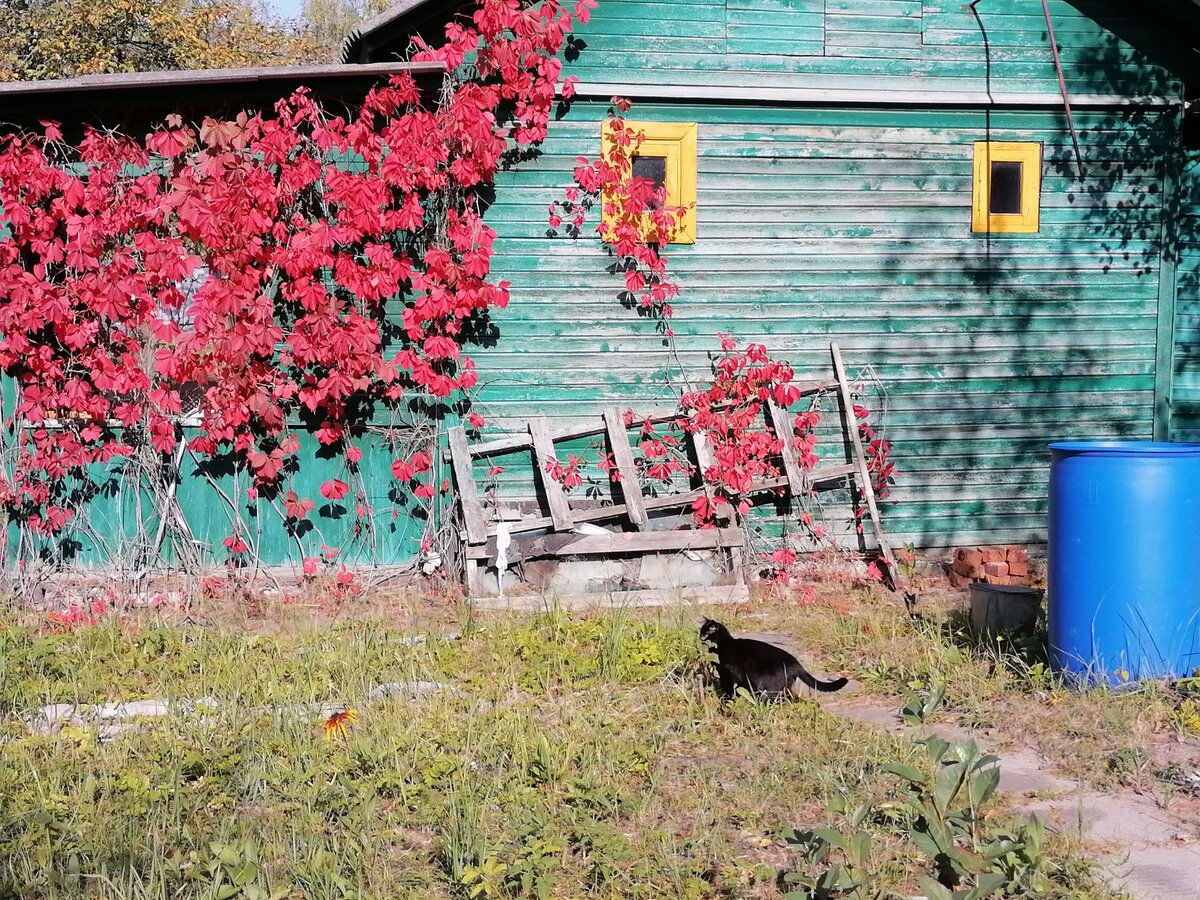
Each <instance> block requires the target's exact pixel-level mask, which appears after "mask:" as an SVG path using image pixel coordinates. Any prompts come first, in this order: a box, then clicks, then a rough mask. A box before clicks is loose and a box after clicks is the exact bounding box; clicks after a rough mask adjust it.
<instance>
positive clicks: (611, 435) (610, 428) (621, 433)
mask: <svg viewBox="0 0 1200 900" xmlns="http://www.w3.org/2000/svg"><path fill="white" fill-rule="evenodd" d="M604 427H605V430H606V431H607V432H608V442H609V444H611V445H612V451H613V461H614V462H615V463H616V464H617V471H618V472H620V473H621V496H623V497H624V498H625V509H626V511H627V512H628V513H629V521H631V522H633V524H634V526H635V527H636V528H637V530H638V531H645V530H646V523H647V522H648V521H649V519H648V518H647V516H646V503H645V501H644V500H643V499H642V483H641V482H640V481H638V473H637V467H636V466H635V465H634V464H633V450H631V449H630V447H629V431H628V430H627V429H626V427H625V417H624V416H622V415H621V411H620V410H619V409H617V408H616V407H615V406H610V407H609V408H608V409H606V410H604Z"/></svg>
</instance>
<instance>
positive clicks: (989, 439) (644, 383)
mask: <svg viewBox="0 0 1200 900" xmlns="http://www.w3.org/2000/svg"><path fill="white" fill-rule="evenodd" d="M603 112H604V108H603V107H602V106H601V105H598V104H594V105H587V104H583V103H577V104H575V105H574V106H573V107H572V110H571V113H570V115H569V116H568V117H567V118H566V119H564V120H563V121H560V122H558V123H557V125H556V127H555V128H554V129H553V130H552V131H551V135H550V137H549V139H548V140H547V142H546V144H545V146H544V148H543V149H544V151H545V152H544V153H543V155H542V156H541V157H540V158H539V159H538V160H536V161H535V162H533V163H530V164H526V165H523V166H522V167H521V169H520V170H519V171H515V172H512V173H509V174H508V175H506V176H505V177H504V178H503V179H502V181H501V183H500V184H499V185H498V189H497V197H498V201H497V203H496V204H495V205H494V206H493V207H492V208H491V210H490V211H489V213H488V218H489V221H490V222H491V224H492V225H493V226H494V227H495V228H496V229H497V231H498V232H499V235H500V239H499V240H498V242H497V245H496V250H497V258H496V261H495V265H494V271H495V272H496V274H497V275H499V276H501V277H504V278H507V279H508V280H510V281H511V282H512V302H511V304H510V306H509V308H508V310H506V311H505V312H503V313H500V314H498V315H497V317H496V322H497V324H498V326H499V329H500V335H499V340H498V343H497V345H496V346H495V347H494V348H491V349H488V350H485V351H482V352H480V353H479V354H478V356H477V360H478V363H479V368H480V374H481V379H480V380H481V385H482V390H481V392H480V398H479V399H480V409H481V411H482V412H483V414H484V415H485V416H487V417H488V418H489V420H490V421H491V422H492V424H493V426H495V427H497V428H498V429H499V430H504V428H505V427H506V426H510V427H511V426H512V425H513V423H514V422H515V421H518V420H521V419H523V418H524V417H526V416H528V415H530V414H532V413H544V414H546V415H550V416H553V417H556V418H557V419H558V421H560V422H562V423H564V424H574V423H577V422H580V421H582V419H583V417H588V416H595V415H597V414H598V413H599V410H600V409H601V408H602V407H603V406H605V405H607V404H610V403H617V404H620V405H621V406H622V407H625V406H636V407H637V408H639V409H650V408H654V407H655V406H656V405H660V406H662V407H667V406H669V405H670V404H671V402H672V399H671V398H673V397H674V396H675V394H676V393H677V392H678V390H679V388H680V384H681V383H682V379H680V377H679V375H678V372H673V370H674V369H675V361H674V359H673V357H672V356H670V355H669V354H668V352H667V351H666V349H665V348H664V347H663V345H662V337H661V336H660V335H658V334H657V333H656V332H655V329H654V326H653V323H651V322H649V321H647V320H645V319H642V318H639V317H638V316H637V315H636V314H635V313H633V312H630V311H627V310H625V309H623V308H622V307H621V305H620V304H619V303H618V301H617V292H618V290H619V289H620V284H619V281H618V276H614V275H610V274H608V273H607V272H606V266H607V264H608V259H607V257H606V256H605V254H604V252H603V250H602V248H601V246H600V245H599V243H598V242H597V240H596V239H594V238H592V237H587V238H583V239H580V240H577V241H572V240H571V239H569V238H566V237H560V238H557V239H548V238H547V237H546V236H545V231H546V209H547V206H548V205H549V203H550V202H551V201H552V200H554V199H556V198H559V197H561V195H562V190H563V188H565V187H566V186H567V185H568V184H569V183H570V182H571V176H570V172H571V168H572V166H573V165H574V161H575V159H576V157H578V156H580V155H585V154H595V152H596V151H597V149H598V147H599V122H600V120H601V118H602V117H603ZM632 115H636V116H637V117H639V118H646V119H656V120H663V121H678V122H684V121H686V122H698V123H699V151H698V153H699V159H698V169H699V180H698V210H697V228H698V238H697V242H696V244H695V245H694V246H690V247H672V248H671V251H670V254H669V259H670V264H671V267H672V269H673V270H674V271H676V272H678V273H679V275H680V277H681V279H682V284H683V289H684V295H683V297H682V298H681V299H680V300H679V302H678V303H677V304H676V316H675V319H674V321H673V327H674V330H675V332H676V344H677V347H678V351H679V352H678V358H679V360H681V361H682V363H683V364H684V366H685V368H686V370H687V372H688V373H689V374H690V375H691V376H692V377H694V378H699V377H701V376H702V375H703V373H705V372H707V367H708V364H707V360H708V356H707V354H708V352H709V351H711V350H714V349H716V347H717V340H716V337H715V335H716V333H717V332H718V331H733V332H734V333H735V334H736V335H737V336H738V337H739V338H740V339H742V340H743V341H748V340H755V341H761V342H762V343H765V344H766V345H767V347H768V348H769V349H770V350H771V351H772V352H773V353H776V354H780V355H783V356H784V357H786V358H787V359H789V360H790V361H791V362H792V363H793V364H794V365H795V366H796V367H797V369H798V370H800V371H801V372H806V371H807V372H812V373H814V374H822V373H827V372H828V370H829V363H828V349H827V348H828V342H829V341H830V340H831V339H836V340H838V341H839V342H840V343H841V345H842V347H843V350H844V352H845V354H846V357H847V359H848V361H849V363H850V365H851V367H852V368H853V367H855V366H862V365H868V364H869V365H870V366H872V367H873V369H874V372H875V374H876V375H877V376H878V377H879V378H880V379H881V380H882V381H883V382H884V383H885V384H886V386H887V389H888V392H889V394H888V397H887V400H886V407H887V416H886V422H885V424H886V426H887V431H888V436H889V437H890V438H891V439H892V441H893V442H894V445H895V450H894V454H895V457H896V462H897V466H898V468H899V469H900V471H901V472H902V473H903V476H902V478H901V481H900V485H899V486H898V488H897V489H896V491H895V495H894V496H895V498H896V500H897V501H898V502H897V504H896V505H894V506H892V507H889V509H888V511H887V513H886V515H887V518H888V528H889V530H890V531H892V532H893V533H895V534H896V535H897V536H899V537H900V538H901V539H902V540H911V541H913V542H914V543H916V544H918V545H925V546H936V545H944V544H952V543H962V542H966V541H973V540H981V541H983V540H994V541H1012V540H1029V541H1036V540H1041V539H1042V538H1043V537H1044V533H1045V511H1046V501H1045V486H1046V475H1047V453H1046V443H1047V442H1048V441H1050V440H1054V439H1061V438H1072V437H1077V438H1082V437H1118V436H1120V437H1137V438H1148V437H1150V431H1151V419H1152V407H1153V389H1154V374H1155V348H1156V340H1155V338H1156V334H1155V322H1156V319H1155V314H1156V309H1157V296H1158V256H1159V246H1158V234H1159V228H1160V224H1161V223H1160V218H1159V210H1160V206H1161V203H1160V198H1161V192H1162V171H1161V165H1160V160H1159V154H1160V152H1161V147H1160V146H1158V144H1156V137H1155V135H1156V133H1157V131H1158V129H1159V126H1160V124H1161V123H1160V121H1159V120H1158V118H1157V117H1156V116H1154V115H1150V114H1143V115H1140V116H1138V117H1136V119H1135V118H1130V117H1129V116H1127V115H1125V114H1121V115H1109V114H1101V113H1087V112H1081V113H1080V114H1079V116H1078V125H1079V127H1080V129H1081V131H1082V137H1083V147H1082V149H1083V153H1084V156H1085V159H1086V160H1087V161H1088V163H1089V176H1088V178H1086V179H1084V180H1080V179H1079V178H1078V177H1077V176H1076V174H1075V168H1074V163H1073V161H1072V158H1071V155H1070V143H1069V140H1068V139H1067V138H1066V135H1065V133H1064V128H1063V121H1062V116H1061V114H1059V113H1057V112H1004V113H1001V112H992V113H990V114H989V113H987V112H984V111H953V112H950V111H947V112H929V111H912V112H903V111H900V112H897V111H882V110H853V109H826V110H817V109H771V108H766V107H730V106H715V105H703V106H701V105H697V106H685V105H652V104H641V105H638V106H636V107H635V109H634V112H633V113H632ZM988 138H990V139H992V140H1023V141H1041V142H1043V143H1044V145H1045V159H1046V162H1045V166H1044V180H1043V193H1042V202H1041V215H1042V227H1041V231H1040V232H1039V233H1038V234H1034V235H1006V236H995V237H992V238H991V239H988V238H987V237H985V236H982V235H973V234H971V232H970V209H971V165H972V142H973V141H975V140H982V139H988ZM525 474H526V473H522V472H517V471H516V470H515V469H514V470H512V471H510V472H506V474H505V476H503V477H502V480H503V479H506V478H509V477H510V476H511V477H512V486H515V484H516V482H517V481H518V479H519V478H521V477H524V476H525ZM502 486H503V485H502Z"/></svg>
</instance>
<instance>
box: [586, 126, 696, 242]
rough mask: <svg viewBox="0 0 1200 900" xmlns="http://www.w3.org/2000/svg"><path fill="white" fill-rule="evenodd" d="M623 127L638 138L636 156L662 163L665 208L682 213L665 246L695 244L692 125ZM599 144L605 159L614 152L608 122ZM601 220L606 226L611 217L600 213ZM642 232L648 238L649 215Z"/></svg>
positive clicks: (694, 181) (694, 179) (650, 230)
mask: <svg viewBox="0 0 1200 900" xmlns="http://www.w3.org/2000/svg"><path fill="white" fill-rule="evenodd" d="M625 127H626V128H627V129H630V130H632V131H633V133H634V134H640V135H641V136H642V142H641V144H639V145H638V147H637V150H636V155H637V156H642V157H646V156H654V157H660V158H662V159H665V160H666V178H665V179H664V182H663V186H664V187H665V188H666V191H667V203H666V205H667V206H674V207H678V208H680V209H683V210H686V212H685V214H684V216H683V219H682V220H681V221H680V222H679V224H678V225H677V226H676V228H675V230H674V232H673V233H672V234H671V236H670V240H669V241H668V243H671V244H694V243H696V131H697V129H696V123H695V122H687V123H680V122H630V121H626V122H625ZM600 141H601V149H602V151H603V153H604V155H605V156H608V155H609V154H610V153H612V152H613V151H614V150H616V149H617V143H616V140H615V137H614V133H613V130H612V126H611V125H610V124H609V123H608V122H605V123H604V124H603V125H602V126H601V129H600ZM625 149H626V150H628V149H630V148H625ZM601 221H602V223H603V224H604V225H605V226H607V225H609V224H610V223H611V217H610V216H608V215H607V214H606V213H603V212H602V215H601ZM644 231H645V232H646V236H647V239H649V238H650V237H651V236H652V231H653V226H652V225H651V224H650V217H649V216H647V217H646V221H645V224H644Z"/></svg>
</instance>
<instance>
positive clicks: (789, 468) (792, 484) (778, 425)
mask: <svg viewBox="0 0 1200 900" xmlns="http://www.w3.org/2000/svg"><path fill="white" fill-rule="evenodd" d="M767 415H768V416H769V417H770V419H771V428H772V429H773V430H774V431H775V437H777V438H778V439H779V442H780V443H781V444H782V445H783V446H782V449H781V450H780V456H781V457H782V458H783V471H784V473H785V474H786V475H787V482H788V487H789V488H791V491H792V496H793V497H801V496H803V495H804V493H805V485H804V471H803V470H802V469H801V468H800V463H799V462H798V461H797V459H796V448H795V447H793V446H792V439H793V437H794V434H793V431H792V423H791V422H790V421H789V420H788V416H787V413H786V412H784V411H783V410H782V409H780V408H779V407H778V406H776V405H775V401H774V400H767Z"/></svg>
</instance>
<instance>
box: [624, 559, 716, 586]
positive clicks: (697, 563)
mask: <svg viewBox="0 0 1200 900" xmlns="http://www.w3.org/2000/svg"><path fill="white" fill-rule="evenodd" d="M695 555H696V556H699V554H698V553H697V554H695ZM721 574H722V573H721V571H720V569H719V566H718V565H717V564H716V563H715V562H714V560H712V559H711V558H709V559H705V558H703V557H701V558H699V559H690V558H689V557H688V556H686V555H685V554H682V553H671V554H663V553H653V554H648V555H646V556H643V557H642V558H641V561H640V565H639V566H638V581H640V582H641V583H642V584H644V585H645V586H646V587H648V588H676V587H703V586H706V585H710V584H713V583H714V582H715V581H716V580H717V578H718V577H720V575H721Z"/></svg>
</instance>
